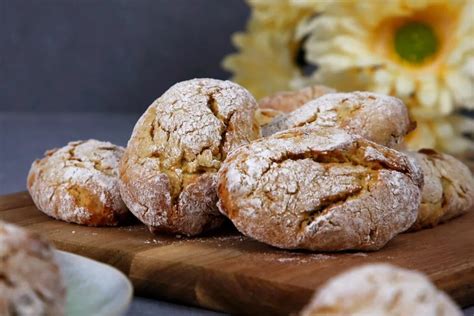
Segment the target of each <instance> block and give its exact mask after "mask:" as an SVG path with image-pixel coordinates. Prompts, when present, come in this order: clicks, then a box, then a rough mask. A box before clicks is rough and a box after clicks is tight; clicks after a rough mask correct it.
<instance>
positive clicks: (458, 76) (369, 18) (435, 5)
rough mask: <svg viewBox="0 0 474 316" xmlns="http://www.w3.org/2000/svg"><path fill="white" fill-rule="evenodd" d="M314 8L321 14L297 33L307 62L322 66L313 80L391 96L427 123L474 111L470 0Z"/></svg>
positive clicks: (326, 4) (473, 32)
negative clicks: (455, 112) (458, 109)
mask: <svg viewBox="0 0 474 316" xmlns="http://www.w3.org/2000/svg"><path fill="white" fill-rule="evenodd" d="M306 2H308V1H306ZM309 3H311V1H309ZM319 7H320V8H321V9H322V10H324V13H323V14H322V15H321V16H318V17H316V18H312V19H306V21H304V22H303V23H301V24H300V25H299V26H298V33H297V37H298V38H299V39H303V38H304V37H307V40H306V43H305V50H306V52H307V54H306V58H307V60H308V61H309V62H311V63H313V64H317V65H319V67H320V68H319V69H318V71H316V72H315V73H314V74H313V76H312V79H314V80H315V81H318V82H320V81H323V82H325V83H333V85H334V87H335V88H338V87H340V88H343V89H344V90H347V89H350V90H354V89H358V88H363V89H368V90H371V91H376V92H381V93H385V94H391V95H395V96H397V97H400V98H402V99H403V100H404V101H405V102H406V103H407V104H408V105H409V106H411V107H413V110H412V113H415V114H417V113H419V112H422V113H423V115H425V116H427V115H433V116H439V115H443V114H449V113H451V112H452V111H453V110H454V108H455V107H467V108H471V109H474V2H473V1H472V0H464V1H463V0H459V1H457V0H454V1H453V0H445V1H439V0H431V1H430V0H411V1H409V0H398V1H397V0H390V1H334V2H321V3H320V5H319ZM346 78H347V79H349V80H344V79H346ZM341 79H342V80H343V82H342V83H339V81H340V80H341Z"/></svg>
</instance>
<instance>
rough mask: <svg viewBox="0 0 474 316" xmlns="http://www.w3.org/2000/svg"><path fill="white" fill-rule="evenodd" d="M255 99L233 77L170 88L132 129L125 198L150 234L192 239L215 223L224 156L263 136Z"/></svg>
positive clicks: (124, 171)
mask: <svg viewBox="0 0 474 316" xmlns="http://www.w3.org/2000/svg"><path fill="white" fill-rule="evenodd" d="M256 109H257V103H256V101H255V99H254V98H253V96H252V95H251V94H250V93H249V92H248V91H247V90H245V89H244V88H242V87H241V86H239V85H237V84H235V83H232V82H230V81H221V80H215V79H193V80H189V81H183V82H180V83H177V84H175V85H174V86H172V87H171V88H170V89H169V90H168V91H166V92H165V93H164V94H163V95H162V96H161V97H160V98H158V99H157V100H156V101H155V102H153V104H152V105H151V106H150V107H149V108H148V109H147V110H146V112H145V113H144V114H143V115H142V117H141V118H140V119H139V121H138V122H137V124H136V125H135V128H134V130H133V134H132V137H131V139H130V141H129V142H128V146H127V149H126V151H125V155H124V157H123V159H122V162H121V169H120V179H121V181H120V183H121V185H120V191H121V194H122V197H123V199H124V201H125V203H126V204H127V206H128V207H129V209H130V210H131V211H132V212H133V214H135V216H136V217H137V218H138V219H139V220H140V221H142V222H143V223H145V224H146V225H147V226H148V227H149V228H150V230H151V231H152V232H167V233H177V234H185V235H188V236H193V235H197V234H200V233H201V232H203V231H206V230H209V229H212V228H215V227H218V226H219V225H221V223H222V222H223V217H222V216H221V215H220V214H219V211H218V210H217V206H216V203H217V193H216V172H217V171H218V170H219V168H220V166H221V163H222V161H223V160H224V159H225V158H226V156H227V154H228V153H229V152H230V151H231V150H233V149H234V148H237V147H239V146H241V145H243V144H247V143H248V142H250V141H251V140H254V139H256V138H259V137H260V128H259V125H258V122H257V120H256V118H255V111H256Z"/></svg>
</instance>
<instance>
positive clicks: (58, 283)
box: [0, 221, 66, 316]
mask: <svg viewBox="0 0 474 316" xmlns="http://www.w3.org/2000/svg"><path fill="white" fill-rule="evenodd" d="M0 262H1V264H0V315H58V316H59V315H64V308H65V305H66V288H65V286H64V283H63V280H62V277H61V273H60V271H59V267H58V265H57V264H56V262H55V260H54V253H53V249H52V247H51V246H50V245H49V243H48V242H46V241H45V240H44V239H42V238H41V237H40V236H38V235H37V234H34V233H29V232H27V231H25V230H24V229H22V228H20V227H18V226H14V225H11V224H7V223H5V222H2V221H0Z"/></svg>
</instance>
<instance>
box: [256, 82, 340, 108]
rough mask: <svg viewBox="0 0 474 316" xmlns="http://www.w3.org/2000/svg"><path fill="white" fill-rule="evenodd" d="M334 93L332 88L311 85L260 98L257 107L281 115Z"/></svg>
mask: <svg viewBox="0 0 474 316" xmlns="http://www.w3.org/2000/svg"><path fill="white" fill-rule="evenodd" d="M334 92H336V90H334V89H332V88H329V87H326V86H322V85H313V86H309V87H305V88H302V89H299V90H295V91H280V92H277V93H275V94H273V95H270V96H267V97H265V98H262V99H261V100H260V101H258V105H259V107H260V108H261V109H272V110H277V111H281V112H283V113H289V112H292V111H294V110H296V109H298V108H299V107H301V106H302V105H303V104H305V103H307V102H309V101H311V100H314V99H316V98H319V97H320V96H323V95H325V94H328V93H334Z"/></svg>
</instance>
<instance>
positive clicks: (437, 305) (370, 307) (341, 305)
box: [300, 264, 462, 316]
mask: <svg viewBox="0 0 474 316" xmlns="http://www.w3.org/2000/svg"><path fill="white" fill-rule="evenodd" d="M300 315H301V316H313V315H314V316H316V315H318V316H319V315H327V316H330V315H331V316H337V315H339V316H347V315H353V316H356V315H360V316H365V315H377V316H399V315H426V316H428V315H436V316H462V312H461V310H460V309H459V308H458V307H457V306H456V304H455V303H454V302H453V301H452V300H451V299H450V298H449V296H447V295H446V294H445V293H443V292H442V291H439V290H438V289H437V288H436V287H435V286H434V285H433V284H432V283H431V282H430V280H429V279H428V278H427V277H426V276H425V275H423V274H421V273H419V272H416V271H411V270H407V269H402V268H398V267H395V266H393V265H389V264H368V265H364V266H361V267H357V268H354V269H351V270H349V271H346V272H344V273H341V274H340V275H338V276H336V277H334V278H332V279H330V280H329V281H328V282H327V283H326V284H324V285H323V286H322V287H321V288H320V290H318V291H317V292H316V293H315V295H314V297H313V298H312V299H311V302H310V303H309V304H308V305H307V306H306V307H305V308H304V309H303V311H302V312H301V314H300Z"/></svg>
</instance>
